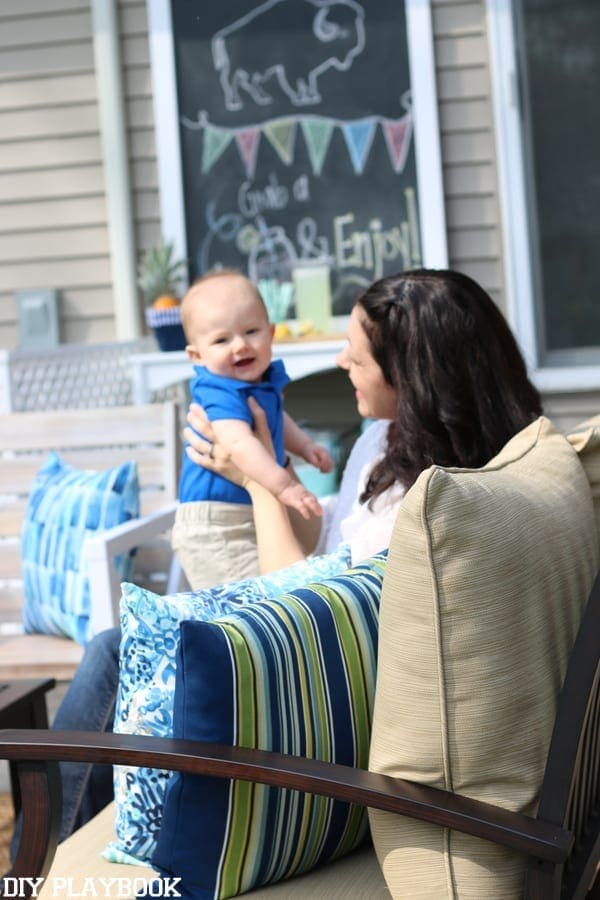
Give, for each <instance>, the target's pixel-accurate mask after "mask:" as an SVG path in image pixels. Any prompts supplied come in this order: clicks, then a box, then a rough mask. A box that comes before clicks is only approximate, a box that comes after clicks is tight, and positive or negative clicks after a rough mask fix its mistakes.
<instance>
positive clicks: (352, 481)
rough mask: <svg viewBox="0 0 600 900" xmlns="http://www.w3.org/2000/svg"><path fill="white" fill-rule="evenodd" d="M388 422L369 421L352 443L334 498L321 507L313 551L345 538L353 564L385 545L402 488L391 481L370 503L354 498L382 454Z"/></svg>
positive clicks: (325, 550)
mask: <svg viewBox="0 0 600 900" xmlns="http://www.w3.org/2000/svg"><path fill="white" fill-rule="evenodd" d="M389 424H390V423H389V421H388V420H385V419H379V420H377V421H376V422H373V423H372V424H371V425H369V426H368V427H367V428H366V429H365V430H364V432H363V433H362V434H361V435H360V437H359V438H358V439H357V441H356V443H355V444H354V446H353V448H352V450H351V452H350V455H349V457H348V462H347V463H346V466H345V468H344V473H343V475H342V481H341V484H340V490H339V493H338V495H337V497H336V498H335V500H334V502H332V503H330V504H328V505H327V506H326V507H325V514H324V516H323V524H322V527H321V536H320V538H319V542H318V545H317V547H316V549H315V553H328V552H331V551H332V550H333V549H334V548H335V547H337V546H338V544H339V543H340V542H341V541H349V542H350V549H351V556H352V563H353V565H356V564H357V563H359V562H361V561H362V560H363V559H367V558H368V557H369V556H372V555H373V554H374V553H378V552H379V551H380V550H383V549H385V548H386V547H389V544H390V538H391V535H392V529H393V527H394V522H395V521H396V516H397V514H398V507H399V505H400V502H401V501H402V498H403V496H404V493H405V491H404V488H403V487H402V486H401V485H399V484H394V485H392V487H390V488H388V490H387V491H384V493H383V494H380V495H379V497H377V498H376V499H375V500H374V501H373V503H372V504H368V503H367V504H361V503H359V501H358V498H359V497H360V495H361V494H362V492H363V490H364V488H365V485H366V483H367V479H368V477H369V473H370V472H371V470H372V468H373V466H374V465H375V464H376V463H377V462H378V461H379V460H380V459H381V458H382V456H383V451H384V448H385V444H386V436H387V430H388V425H389Z"/></svg>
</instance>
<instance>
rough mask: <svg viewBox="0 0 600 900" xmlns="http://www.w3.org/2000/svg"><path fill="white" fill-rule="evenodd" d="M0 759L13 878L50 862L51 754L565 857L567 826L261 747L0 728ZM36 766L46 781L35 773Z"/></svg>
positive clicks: (54, 816)
mask: <svg viewBox="0 0 600 900" xmlns="http://www.w3.org/2000/svg"><path fill="white" fill-rule="evenodd" d="M0 759H8V760H14V761H16V762H18V763H19V764H20V765H19V769H20V770H21V768H22V770H23V775H22V776H21V777H22V780H21V792H22V798H23V799H22V803H23V811H24V815H23V832H22V837H21V845H20V847H19V854H18V856H17V859H16V860H15V865H14V867H13V871H12V872H11V874H14V875H17V876H18V875H23V874H27V875H31V874H32V872H36V873H38V874H40V875H45V874H46V873H47V870H48V869H47V868H44V866H48V867H49V863H48V862H47V860H48V857H49V856H50V857H53V854H54V850H55V846H56V843H55V841H56V839H55V836H54V831H53V829H55V828H56V821H57V817H58V818H60V810H59V811H58V813H56V810H55V806H56V801H55V799H54V798H53V791H55V782H56V778H57V777H58V776H57V772H56V770H55V769H54V768H53V767H56V765H57V761H59V760H60V761H73V762H93V763H108V764H120V765H128V766H146V767H149V768H160V769H172V770H175V771H180V772H189V773H192V774H197V775H210V776H214V777H218V778H235V779H241V780H244V781H251V782H259V783H261V784H268V785H273V786H275V787H281V788H291V789H295V790H300V791H305V792H307V793H314V794H320V795H323V796H326V797H332V798H334V799H336V800H344V801H346V802H352V803H361V804H365V805H367V806H371V807H373V808H375V809H383V810H387V811H389V812H393V813H397V814H399V815H404V816H410V817H412V818H415V819H419V820H421V821H424V822H431V823H434V824H436V825H440V826H442V827H445V828H454V829H456V830H458V831H462V832H465V833H467V834H473V835H476V836H477V837H480V838H485V839H487V840H490V841H494V842H495V843H499V844H503V845H505V846H507V847H510V848H512V849H514V850H517V851H519V852H521V853H525V854H528V855H530V856H534V857H537V858H539V859H541V860H546V861H549V862H552V863H560V862H562V861H564V860H565V859H566V857H567V855H568V853H569V850H570V847H571V843H572V836H571V834H570V832H568V831H565V830H564V829H562V828H559V827H555V826H553V825H549V824H548V823H545V822H541V821H538V820H537V819H533V818H530V817H529V816H524V815H522V814H520V813H514V812H510V811H508V810H505V809H502V808H500V807H497V806H493V805H491V804H488V803H481V802H480V801H477V800H472V799H470V798H468V797H463V796H458V795H456V794H452V793H450V792H448V791H443V790H439V789H437V788H432V787H428V786H425V785H420V784H415V783H414V782H410V781H404V780H402V779H397V778H391V777H389V776H386V775H379V774H376V773H374V772H368V771H364V770H362V769H353V768H352V767H350V766H341V765H334V764H331V763H323V762H319V761H318V760H313V759H306V758H303V757H298V756H288V755H283V754H279V753H273V752H270V751H263V750H249V749H245V748H241V747H230V746H225V745H221V744H209V743H200V742H195V741H183V740H170V739H166V738H154V737H148V736H142V735H123V734H96V733H91V732H84V731H53V730H52V731H40V730H5V731H0ZM44 766H46V767H47V770H44V771H47V778H46V783H44V779H43V778H42V777H41V775H40V772H41V771H42V769H40V767H42V768H43V767H44ZM32 772H33V773H34V775H32ZM30 810H33V812H31V811H30ZM34 826H35V828H34ZM53 842H54V846H53ZM34 847H35V850H34ZM48 848H50V850H49V849H48ZM32 857H33V858H32ZM34 863H35V867H34V868H32V865H33V864H34ZM25 865H26V866H27V867H28V868H27V869H25V868H24V866H25Z"/></svg>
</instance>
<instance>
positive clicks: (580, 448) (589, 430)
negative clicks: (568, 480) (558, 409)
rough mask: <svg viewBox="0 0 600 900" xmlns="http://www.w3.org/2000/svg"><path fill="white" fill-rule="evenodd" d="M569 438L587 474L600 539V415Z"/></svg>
mask: <svg viewBox="0 0 600 900" xmlns="http://www.w3.org/2000/svg"><path fill="white" fill-rule="evenodd" d="M567 440H568V441H569V443H570V444H571V445H572V446H573V447H574V448H575V450H577V453H578V455H579V461H580V463H581V465H582V466H583V468H584V471H585V474H586V475H587V479H588V482H589V485H590V490H591V492H592V502H593V504H594V516H595V519H596V531H597V533H598V540H599V541H600V416H594V417H593V418H591V419H587V420H586V421H585V422H582V423H581V425H578V426H577V427H576V428H575V429H574V431H572V432H571V434H569V435H567Z"/></svg>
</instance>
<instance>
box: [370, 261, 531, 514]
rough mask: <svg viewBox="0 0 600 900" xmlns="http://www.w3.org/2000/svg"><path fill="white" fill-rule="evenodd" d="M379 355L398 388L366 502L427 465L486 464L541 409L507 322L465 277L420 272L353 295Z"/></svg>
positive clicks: (408, 482) (383, 281) (384, 280)
mask: <svg viewBox="0 0 600 900" xmlns="http://www.w3.org/2000/svg"><path fill="white" fill-rule="evenodd" d="M356 302H357V304H358V306H359V308H360V310H361V312H362V317H361V318H362V324H363V327H364V329H365V331H366V334H367V337H368V338H369V341H370V344H371V352H372V354H373V357H374V358H375V360H376V361H377V363H378V364H379V366H380V367H381V370H382V372H383V375H384V377H385V380H386V381H387V382H388V383H389V384H390V385H392V387H394V388H395V390H396V394H397V400H396V414H395V416H394V419H393V421H392V423H391V424H390V427H389V429H388V435H387V449H386V453H385V456H384V458H383V459H382V460H381V461H380V462H379V463H378V464H377V465H376V466H375V467H374V469H373V471H372V473H371V476H370V478H369V480H368V482H367V485H366V488H365V491H364V492H363V494H362V496H361V498H360V499H361V502H363V503H364V502H366V501H367V500H369V499H372V498H375V497H377V496H378V495H379V494H381V493H382V492H383V491H385V490H386V488H388V487H390V486H391V485H392V484H394V483H395V482H400V484H402V485H404V486H405V487H406V488H407V489H408V488H409V487H410V486H411V485H412V484H413V483H414V481H415V480H416V479H417V477H418V475H419V474H420V473H421V472H422V471H423V469H426V468H427V467H428V466H430V465H433V464H436V465H440V466H461V467H467V468H475V467H479V466H482V465H484V464H485V463H486V462H488V461H489V460H490V459H491V458H492V457H493V456H495V454H496V453H498V451H499V450H500V449H501V448H502V447H503V446H504V444H505V443H506V442H507V441H508V440H509V439H510V438H511V437H513V435H515V434H516V433H517V432H518V431H520V430H521V429H522V428H524V427H525V426H526V425H528V424H529V423H530V422H532V421H533V420H534V419H536V418H537V417H538V416H539V415H540V414H541V412H542V405H541V400H540V395H539V394H538V392H537V390H536V388H535V387H534V386H533V385H532V383H531V382H530V381H529V378H528V377H527V369H526V366H525V362H524V360H523V357H522V356H521V353H520V351H519V348H518V346H517V343H516V341H515V339H514V337H513V335H512V332H511V330H510V328H509V327H508V324H507V322H506V320H505V319H504V317H503V315H502V313H501V312H500V310H499V309H498V307H497V306H496V305H495V304H494V302H493V300H492V299H491V297H490V296H489V295H488V294H487V293H486V292H485V291H484V290H483V288H482V287H480V286H479V285H478V284H477V282H475V281H473V279H472V278H469V277H468V276H467V275H463V274H462V273H460V272H455V271H452V270H443V269H440V270H436V269H413V270H409V271H406V272H401V273H400V274H398V275H390V276H388V277H386V278H382V279H381V280H380V281H376V282H375V283H374V284H372V285H371V287H369V288H368V289H367V290H366V291H365V292H364V294H362V295H361V296H360V297H359V298H358V300H357V301H356Z"/></svg>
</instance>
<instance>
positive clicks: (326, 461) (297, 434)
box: [283, 412, 334, 472]
mask: <svg viewBox="0 0 600 900" xmlns="http://www.w3.org/2000/svg"><path fill="white" fill-rule="evenodd" d="M283 442H284V444H285V449H286V450H289V452H290V453H294V454H295V455H296V456H299V457H301V458H302V459H304V460H306V462H308V463H311V465H313V466H316V467H317V469H319V470H320V471H321V472H331V470H332V469H333V465H334V463H333V460H332V458H331V456H330V455H329V451H328V450H327V449H326V448H325V447H322V446H321V445H320V444H315V443H314V442H313V441H312V440H311V439H310V438H309V436H308V435H307V434H306V432H304V431H302V429H301V428H300V426H299V425H297V424H296V422H294V420H293V419H292V417H291V416H289V415H288V414H287V413H286V412H284V414H283Z"/></svg>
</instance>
